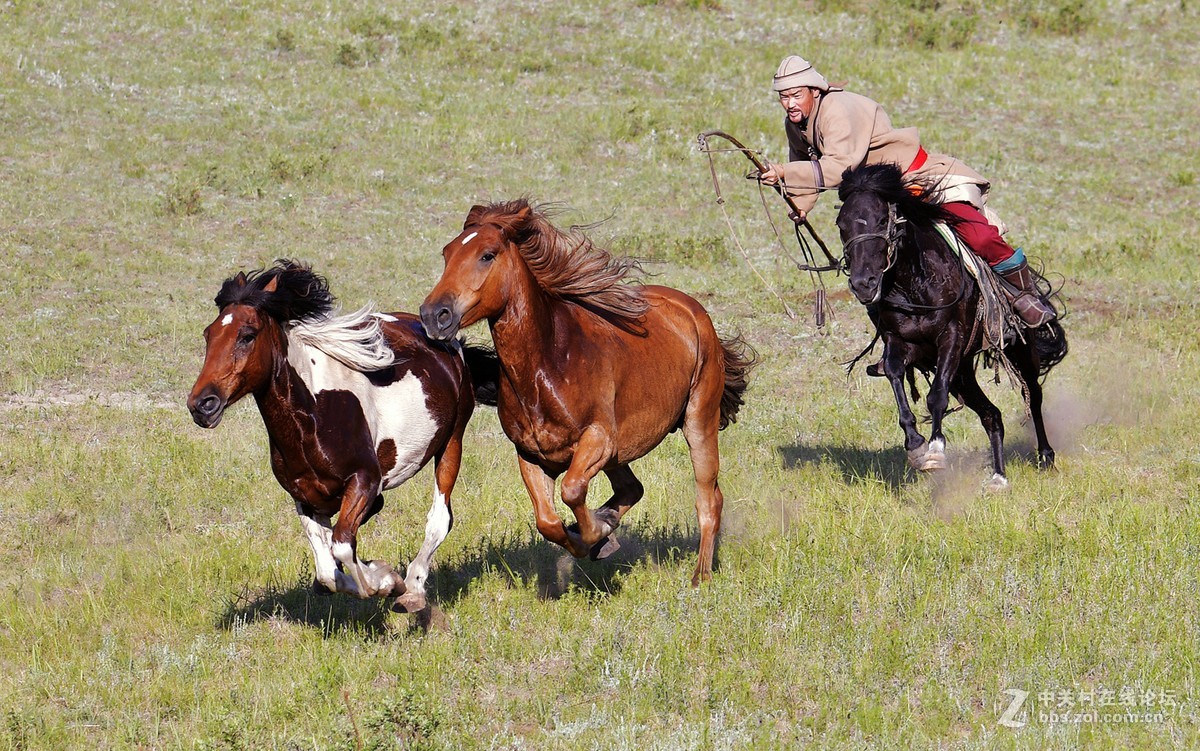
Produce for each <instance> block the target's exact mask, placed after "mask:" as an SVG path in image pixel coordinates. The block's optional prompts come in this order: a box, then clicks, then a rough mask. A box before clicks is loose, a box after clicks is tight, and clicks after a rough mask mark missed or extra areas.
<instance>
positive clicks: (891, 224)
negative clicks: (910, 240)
mask: <svg viewBox="0 0 1200 751" xmlns="http://www.w3.org/2000/svg"><path fill="white" fill-rule="evenodd" d="M887 207H888V218H887V226H886V227H884V229H883V231H882V232H864V233H863V234H861V235H855V236H854V237H852V238H850V239H849V240H847V241H846V242H844V243H842V249H843V251H844V252H843V253H842V266H843V268H844V269H846V270H847V271H848V270H849V266H850V262H849V261H848V260H847V256H848V255H849V253H850V248H852V247H854V246H855V245H857V244H859V243H860V242H864V241H866V240H883V241H884V242H885V243H886V244H887V265H886V266H885V267H884V269H883V271H882V272H880V274H879V277H880V284H882V283H883V276H884V275H885V274H887V272H889V271H891V270H892V267H893V266H895V265H896V255H897V254H896V250H897V248H899V247H900V239H901V238H902V237H903V236H904V225H906V224H907V223H908V220H907V219H905V218H904V217H902V216H900V215H899V214H897V213H896V204H894V203H888V205H887Z"/></svg>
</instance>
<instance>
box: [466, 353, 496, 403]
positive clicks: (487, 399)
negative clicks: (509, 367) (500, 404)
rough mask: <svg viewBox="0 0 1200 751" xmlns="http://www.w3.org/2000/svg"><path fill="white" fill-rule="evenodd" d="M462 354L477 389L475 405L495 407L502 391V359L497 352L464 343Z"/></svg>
mask: <svg viewBox="0 0 1200 751" xmlns="http://www.w3.org/2000/svg"><path fill="white" fill-rule="evenodd" d="M462 353H463V361H464V362H465V363H466V364H467V370H468V371H469V372H470V374H471V384H472V385H473V386H474V388H475V403H476V404H486V405H487V406H489V407H495V406H496V393H497V392H498V391H499V390H500V358H499V357H497V356H496V350H494V349H492V348H491V347H485V346H483V345H482V344H467V343H466V342H463V345H462Z"/></svg>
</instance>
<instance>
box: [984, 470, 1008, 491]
mask: <svg viewBox="0 0 1200 751" xmlns="http://www.w3.org/2000/svg"><path fill="white" fill-rule="evenodd" d="M983 490H984V492H987V493H1001V492H1003V491H1005V490H1008V478H1007V477H1005V476H1004V475H1002V474H1000V473H999V472H996V473H995V474H993V475H992V479H990V480H988V481H987V482H986V483H984V486H983Z"/></svg>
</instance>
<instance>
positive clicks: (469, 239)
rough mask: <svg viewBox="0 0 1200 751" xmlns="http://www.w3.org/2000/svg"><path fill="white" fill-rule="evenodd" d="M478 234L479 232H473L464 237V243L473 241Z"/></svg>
mask: <svg viewBox="0 0 1200 751" xmlns="http://www.w3.org/2000/svg"><path fill="white" fill-rule="evenodd" d="M478 234H479V233H478V232H472V233H471V234H469V235H467V236H466V237H464V238H463V239H462V244H463V245H466V244H467V243H469V242H471V241H472V240H474V239H475V235H478Z"/></svg>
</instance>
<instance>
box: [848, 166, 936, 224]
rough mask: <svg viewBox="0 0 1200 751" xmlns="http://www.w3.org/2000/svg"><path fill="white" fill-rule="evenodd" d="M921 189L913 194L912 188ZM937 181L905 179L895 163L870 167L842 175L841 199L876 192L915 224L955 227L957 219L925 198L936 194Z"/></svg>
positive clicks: (849, 170) (852, 170)
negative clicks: (938, 224)
mask: <svg viewBox="0 0 1200 751" xmlns="http://www.w3.org/2000/svg"><path fill="white" fill-rule="evenodd" d="M914 188H915V189H918V192H917V193H915V194H914V192H913V189H914ZM937 189H938V186H937V181H930V180H926V181H919V180H914V179H911V178H909V179H905V177H904V173H902V172H901V171H900V168H899V167H897V166H896V165H894V164H890V163H883V164H868V165H866V166H864V167H859V168H857V169H848V170H846V171H845V172H844V173H842V184H841V185H840V186H839V187H838V199H839V200H841V201H845V200H846V199H847V198H849V197H850V196H852V195H854V194H855V193H874V194H875V195H877V196H879V197H880V198H882V199H883V200H884V201H886V202H888V203H893V204H895V205H896V210H897V211H899V212H900V214H901V215H903V216H904V217H905V218H906V219H908V220H909V221H910V222H912V223H913V224H915V225H917V226H919V227H922V228H928V227H931V226H933V224H934V223H935V222H945V223H947V224H954V223H955V222H956V221H958V220H957V218H956V217H955V216H954V215H953V214H950V213H949V212H948V211H946V210H945V209H943V208H942V207H941V206H940V205H938V204H936V203H931V202H929V201H927V200H926V199H925V196H929V195H933V194H935V193H936V192H937Z"/></svg>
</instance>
